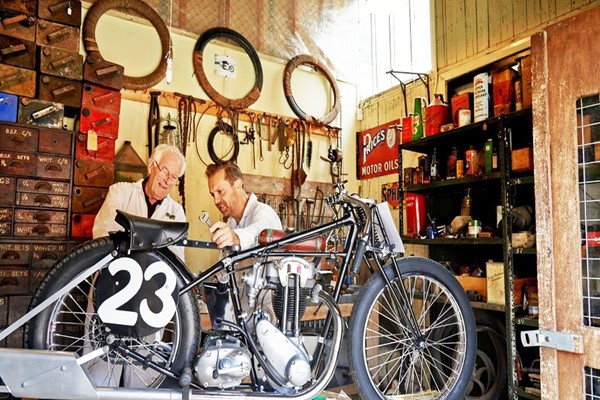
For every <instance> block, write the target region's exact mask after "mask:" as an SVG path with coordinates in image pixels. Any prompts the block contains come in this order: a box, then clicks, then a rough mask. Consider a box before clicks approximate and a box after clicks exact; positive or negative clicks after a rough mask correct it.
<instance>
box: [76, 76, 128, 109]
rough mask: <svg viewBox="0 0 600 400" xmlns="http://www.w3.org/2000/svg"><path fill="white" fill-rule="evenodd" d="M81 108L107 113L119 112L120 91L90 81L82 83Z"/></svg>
mask: <svg viewBox="0 0 600 400" xmlns="http://www.w3.org/2000/svg"><path fill="white" fill-rule="evenodd" d="M81 108H87V109H90V110H98V111H103V112H105V113H107V114H113V115H119V114H120V113H121V92H120V91H118V90H114V89H108V88H103V87H101V86H97V85H92V84H90V83H84V84H83V93H82V96H81Z"/></svg>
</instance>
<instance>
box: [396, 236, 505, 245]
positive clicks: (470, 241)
mask: <svg viewBox="0 0 600 400" xmlns="http://www.w3.org/2000/svg"><path fill="white" fill-rule="evenodd" d="M402 241H403V242H404V243H405V244H423V245H429V246H431V245H451V246H462V245H474V244H478V245H502V243H503V239H502V238H457V239H446V238H437V239H413V238H406V237H403V238H402Z"/></svg>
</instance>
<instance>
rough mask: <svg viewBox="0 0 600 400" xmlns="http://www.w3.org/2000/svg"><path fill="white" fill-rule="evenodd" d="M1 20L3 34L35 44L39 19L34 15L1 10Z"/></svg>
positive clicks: (0, 25)
mask: <svg viewBox="0 0 600 400" xmlns="http://www.w3.org/2000/svg"><path fill="white" fill-rule="evenodd" d="M25 1H27V0H25ZM0 20H1V21H0V33H1V34H3V35H8V36H13V37H17V38H21V39H24V40H28V41H30V42H35V30H36V26H37V23H36V22H37V18H36V17H35V16H33V14H32V15H27V13H22V12H19V11H13V10H7V9H6V8H3V9H2V8H0Z"/></svg>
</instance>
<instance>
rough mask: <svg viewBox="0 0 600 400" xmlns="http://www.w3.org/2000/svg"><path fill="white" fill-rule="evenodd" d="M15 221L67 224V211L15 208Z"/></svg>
mask: <svg viewBox="0 0 600 400" xmlns="http://www.w3.org/2000/svg"><path fill="white" fill-rule="evenodd" d="M14 214H15V223H17V222H25V223H29V224H40V223H41V224H66V223H67V222H68V220H67V212H66V211H50V210H29V209H21V208H17V209H15V212H14Z"/></svg>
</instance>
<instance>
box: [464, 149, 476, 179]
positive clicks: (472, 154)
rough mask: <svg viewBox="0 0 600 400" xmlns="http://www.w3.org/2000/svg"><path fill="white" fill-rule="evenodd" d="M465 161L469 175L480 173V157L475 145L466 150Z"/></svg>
mask: <svg viewBox="0 0 600 400" xmlns="http://www.w3.org/2000/svg"><path fill="white" fill-rule="evenodd" d="M465 163H466V164H467V165H466V169H467V176H473V175H477V174H479V158H478V153H477V150H475V149H473V147H472V146H471V147H469V150H467V151H465Z"/></svg>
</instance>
